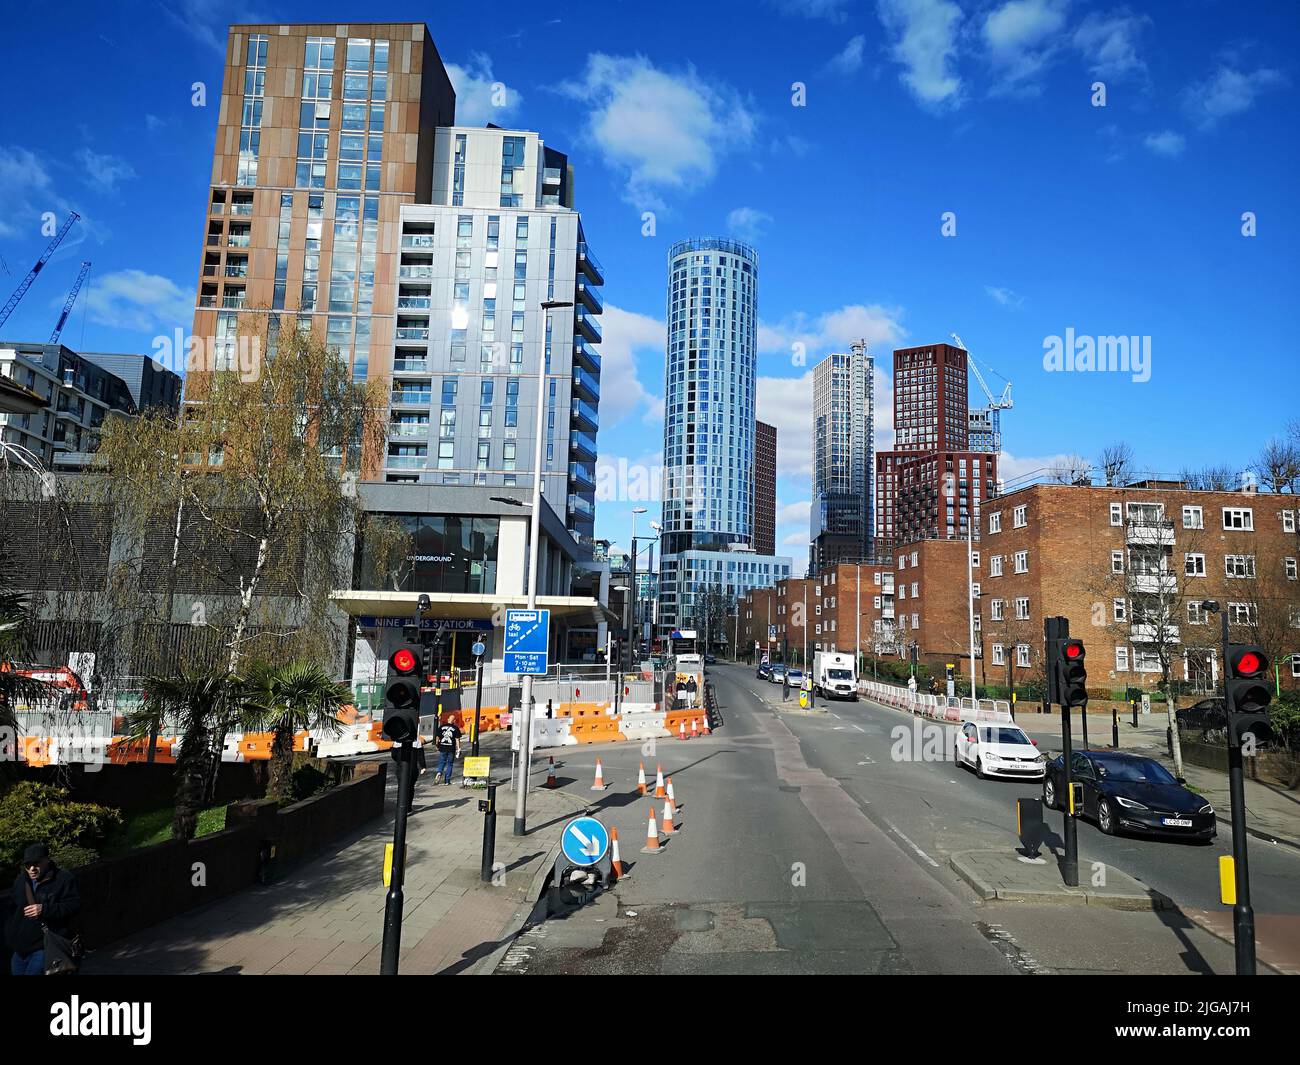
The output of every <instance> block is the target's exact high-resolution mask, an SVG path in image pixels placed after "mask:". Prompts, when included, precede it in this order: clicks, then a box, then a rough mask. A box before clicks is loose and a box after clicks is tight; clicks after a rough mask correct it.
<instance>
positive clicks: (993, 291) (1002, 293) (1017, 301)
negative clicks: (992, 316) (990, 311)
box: [984, 285, 1025, 311]
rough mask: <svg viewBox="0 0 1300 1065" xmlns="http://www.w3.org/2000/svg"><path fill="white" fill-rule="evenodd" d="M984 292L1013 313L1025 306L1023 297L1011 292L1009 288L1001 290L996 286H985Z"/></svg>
mask: <svg viewBox="0 0 1300 1065" xmlns="http://www.w3.org/2000/svg"><path fill="white" fill-rule="evenodd" d="M984 291H985V292H987V293H988V294H989V295H990V296H991V297H992V298H993V299H995V300H997V302H998V303H1000V304H1002V306H1003V307H1010V308H1011V309H1012V310H1013V311H1018V310H1020V308H1021V307H1023V306H1024V304H1025V297H1024V296H1021V295H1020V294H1019V293H1016V292H1012V291H1011V289H1009V288H1002V287H1000V286H998V285H985V286H984Z"/></svg>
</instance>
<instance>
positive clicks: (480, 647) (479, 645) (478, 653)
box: [469, 640, 487, 658]
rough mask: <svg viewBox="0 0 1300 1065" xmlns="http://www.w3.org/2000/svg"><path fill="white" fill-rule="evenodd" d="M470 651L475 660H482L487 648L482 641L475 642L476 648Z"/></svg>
mask: <svg viewBox="0 0 1300 1065" xmlns="http://www.w3.org/2000/svg"><path fill="white" fill-rule="evenodd" d="M469 650H470V653H471V654H472V655H473V656H474V657H475V658H482V657H483V652H484V651H486V650H487V647H486V646H484V643H483V641H482V640H475V641H474V646H473V647H471V648H470V649H469Z"/></svg>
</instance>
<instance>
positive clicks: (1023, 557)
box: [1015, 551, 1029, 573]
mask: <svg viewBox="0 0 1300 1065" xmlns="http://www.w3.org/2000/svg"><path fill="white" fill-rule="evenodd" d="M1015 563H1016V572H1017V573H1028V572H1029V552H1028V551H1017V552H1016V554H1015Z"/></svg>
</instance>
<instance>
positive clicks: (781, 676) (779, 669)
mask: <svg viewBox="0 0 1300 1065" xmlns="http://www.w3.org/2000/svg"><path fill="white" fill-rule="evenodd" d="M767 679H768V680H770V681H771V682H772V683H773V684H780V683H781V682H782V681H784V680H785V666H783V665H781V663H780V662H778V663H776V665H774V666H773V667H772V668H771V669H770V670H769V671H768V674H767Z"/></svg>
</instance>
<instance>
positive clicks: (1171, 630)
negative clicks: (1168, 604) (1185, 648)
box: [1128, 621, 1179, 644]
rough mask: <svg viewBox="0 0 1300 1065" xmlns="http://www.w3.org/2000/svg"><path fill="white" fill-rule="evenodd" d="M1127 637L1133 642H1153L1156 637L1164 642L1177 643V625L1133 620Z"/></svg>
mask: <svg viewBox="0 0 1300 1065" xmlns="http://www.w3.org/2000/svg"><path fill="white" fill-rule="evenodd" d="M1128 638H1129V639H1130V640H1131V641H1132V642H1133V643H1154V642H1155V641H1156V640H1157V639H1159V640H1160V642H1161V643H1164V644H1171V643H1177V642H1178V640H1179V634H1178V626H1177V625H1161V626H1157V625H1155V624H1154V623H1152V622H1144V621H1135V622H1133V625H1132V627H1131V628H1130V630H1129V636H1128Z"/></svg>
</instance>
